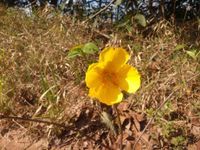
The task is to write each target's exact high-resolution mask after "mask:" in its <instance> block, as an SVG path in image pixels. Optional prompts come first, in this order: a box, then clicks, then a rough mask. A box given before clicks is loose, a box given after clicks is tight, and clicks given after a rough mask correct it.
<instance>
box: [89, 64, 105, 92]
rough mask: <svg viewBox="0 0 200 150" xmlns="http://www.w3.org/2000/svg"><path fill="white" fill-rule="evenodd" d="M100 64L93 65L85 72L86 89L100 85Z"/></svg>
mask: <svg viewBox="0 0 200 150" xmlns="http://www.w3.org/2000/svg"><path fill="white" fill-rule="evenodd" d="M101 67H102V66H101V64H100V63H93V64H91V65H90V66H89V67H88V70H87V72H86V77H85V82H86V85H87V87H89V88H92V87H98V86H100V85H101V84H102V83H101V78H102V76H101V74H102V73H101V72H102V69H101Z"/></svg>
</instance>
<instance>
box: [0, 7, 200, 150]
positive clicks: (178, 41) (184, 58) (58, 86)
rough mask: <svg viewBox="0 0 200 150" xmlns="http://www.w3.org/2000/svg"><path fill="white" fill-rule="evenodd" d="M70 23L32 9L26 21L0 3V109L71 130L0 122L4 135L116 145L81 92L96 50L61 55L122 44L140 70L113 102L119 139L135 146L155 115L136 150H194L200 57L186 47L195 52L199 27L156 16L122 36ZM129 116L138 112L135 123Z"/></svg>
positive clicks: (199, 128)
mask: <svg viewBox="0 0 200 150" xmlns="http://www.w3.org/2000/svg"><path fill="white" fill-rule="evenodd" d="M72 20H73V19H72V18H69V17H67V16H64V17H63V16H60V15H59V14H57V13H53V16H51V15H50V12H48V11H46V12H44V11H43V12H42V11H38V12H37V13H35V16H34V17H33V18H28V17H26V16H24V15H22V14H21V13H20V12H18V11H16V10H12V9H9V10H6V9H5V8H3V7H1V6H0V114H1V115H3V116H4V117H5V116H18V117H22V118H25V119H26V118H32V119H40V120H41V119H42V120H48V121H53V122H56V123H60V124H62V125H63V126H67V128H69V129H67V128H62V127H58V126H56V125H48V124H42V123H38V122H37V121H21V120H17V119H16V120H15V119H12V120H0V125H1V129H0V131H1V136H2V138H4V137H5V135H6V134H7V132H8V133H9V132H11V131H13V130H17V129H25V130H26V132H23V135H24V136H25V135H26V136H27V134H29V135H30V136H31V137H32V141H37V140H38V139H41V138H45V139H46V140H47V143H48V144H47V147H48V148H55V147H70V146H71V147H72V148H74V149H76V148H77V146H80V147H83V148H84V147H86V148H91V147H92V148H97V149H102V148H105V149H106V146H107V145H108V146H110V145H111V143H112V142H113V143H112V145H113V147H114V146H116V144H117V142H116V143H115V141H113V139H112V136H111V133H110V132H109V129H107V128H106V126H105V125H104V124H103V123H102V122H101V120H100V116H99V111H101V109H100V107H99V106H96V105H95V103H93V102H92V101H90V99H89V98H88V97H87V88H86V86H85V84H84V73H85V71H86V69H87V66H88V60H90V61H95V60H96V59H97V58H96V57H97V55H98V54H96V55H93V56H88V57H87V59H86V58H82V57H79V58H76V59H74V60H70V59H68V58H67V53H68V51H69V49H70V48H71V47H73V46H75V45H79V44H83V43H86V42H89V41H94V42H97V44H98V46H99V47H100V48H102V47H104V45H119V46H123V47H125V48H127V49H128V50H129V52H130V53H131V56H132V57H131V61H130V63H131V64H133V65H134V66H135V67H136V68H138V70H139V71H140V73H141V74H142V86H141V88H140V90H139V91H138V92H137V93H136V94H134V95H127V94H126V95H127V96H126V97H127V98H126V100H125V101H124V103H122V104H121V105H120V106H119V107H120V114H121V117H122V121H123V127H124V128H126V130H125V129H124V133H125V137H126V133H129V136H128V137H126V138H125V139H124V142H126V143H128V144H127V145H131V146H133V144H134V141H135V140H136V139H137V138H138V137H139V135H140V133H141V132H142V130H143V129H144V126H145V125H146V124H147V122H148V121H149V119H150V118H152V117H154V119H153V121H152V123H151V125H150V126H149V127H148V129H147V130H145V133H144V135H143V136H142V140H141V141H139V143H140V145H137V146H138V147H141V144H142V143H143V148H144V149H150V148H152V147H154V148H158V149H170V148H172V149H189V148H191V147H192V148H194V145H195V144H198V141H199V139H200V137H199V135H200V134H199V133H200V113H199V111H200V102H199V100H200V70H199V69H200V68H199V61H200V59H199V55H198V56H197V58H196V59H194V58H192V57H190V56H189V55H188V53H187V51H190V50H192V49H196V50H197V51H199V49H200V43H199V41H200V36H199V34H200V31H199V29H198V26H199V24H198V23H197V22H193V23H185V24H184V25H181V27H176V28H175V26H174V25H171V24H170V23H168V22H166V21H161V22H159V23H157V24H154V25H152V26H151V27H149V28H148V33H149V32H150V33H152V34H151V35H150V34H147V32H146V30H142V31H141V30H138V29H135V30H134V31H133V32H132V33H126V32H124V31H117V29H112V28H105V27H104V26H103V27H102V31H100V32H96V30H97V29H95V31H94V29H93V28H90V27H88V26H87V25H83V24H81V22H79V21H78V20H76V19H74V20H73V21H72ZM188 24H189V25H188ZM105 34H106V35H109V34H110V35H112V36H111V37H113V38H110V39H107V36H106V37H105V36H104V35H105ZM183 45H184V46H183ZM169 95H170V97H168V96H169ZM167 97H168V99H167V102H166V103H165V104H164V105H163V106H162V107H161V109H160V110H159V111H157V109H158V107H159V106H160V104H161V103H162V102H163V101H165V100H166V98H167ZM126 102H127V103H126ZM124 107H125V108H126V109H124ZM103 108H104V107H103ZM156 111H157V113H156V114H155V112H156ZM133 113H134V114H136V116H138V115H139V116H140V119H139V121H136V120H137V119H136V120H135V118H134V117H133V116H134V115H133ZM128 116H131V117H130V118H129V117H128ZM141 116H142V117H141ZM136 118H137V117H136ZM141 118H142V119H141ZM131 119H132V121H131ZM127 124H128V125H127ZM130 125H131V127H130ZM133 125H135V126H136V129H137V130H134V129H133ZM130 132H131V133H130ZM130 137H131V138H130ZM92 138H93V139H92ZM0 139H1V138H0ZM58 145H59V146H58ZM127 145H126V146H127ZM131 146H130V147H131ZM47 147H46V149H47ZM127 147H128V146H127ZM127 147H126V148H127Z"/></svg>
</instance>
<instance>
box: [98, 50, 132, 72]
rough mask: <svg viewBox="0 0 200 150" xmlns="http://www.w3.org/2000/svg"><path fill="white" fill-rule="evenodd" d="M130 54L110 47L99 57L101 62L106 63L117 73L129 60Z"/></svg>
mask: <svg viewBox="0 0 200 150" xmlns="http://www.w3.org/2000/svg"><path fill="white" fill-rule="evenodd" d="M129 57H130V56H129V54H128V53H127V51H126V50H125V49H123V48H112V47H108V48H105V49H103V51H102V52H101V53H100V56H99V62H104V63H105V64H107V65H108V66H107V67H106V68H110V70H113V71H116V70H118V69H119V68H120V67H121V66H122V65H124V64H126V62H127V61H128V60H129Z"/></svg>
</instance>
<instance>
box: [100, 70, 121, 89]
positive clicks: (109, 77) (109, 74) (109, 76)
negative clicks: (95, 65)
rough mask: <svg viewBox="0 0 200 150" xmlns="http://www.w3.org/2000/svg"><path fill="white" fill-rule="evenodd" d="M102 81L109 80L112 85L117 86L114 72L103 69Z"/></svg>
mask: <svg viewBox="0 0 200 150" xmlns="http://www.w3.org/2000/svg"><path fill="white" fill-rule="evenodd" d="M103 82H104V83H106V82H110V83H112V84H113V85H115V86H118V84H117V77H116V74H115V73H112V72H107V71H105V72H104V73H103Z"/></svg>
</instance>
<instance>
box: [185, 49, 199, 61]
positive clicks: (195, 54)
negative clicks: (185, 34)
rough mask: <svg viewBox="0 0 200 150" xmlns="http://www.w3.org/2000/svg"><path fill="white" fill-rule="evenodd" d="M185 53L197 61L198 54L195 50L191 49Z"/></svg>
mask: <svg viewBox="0 0 200 150" xmlns="http://www.w3.org/2000/svg"><path fill="white" fill-rule="evenodd" d="M186 53H187V54H188V55H189V56H190V57H192V58H193V59H194V60H196V59H197V57H198V53H197V50H196V49H193V50H190V51H186Z"/></svg>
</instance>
